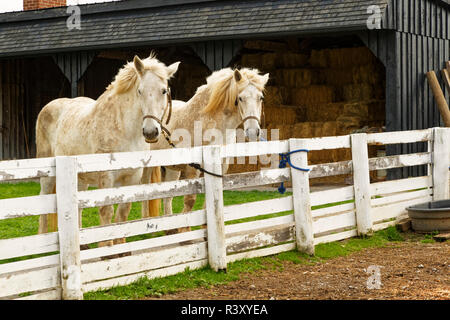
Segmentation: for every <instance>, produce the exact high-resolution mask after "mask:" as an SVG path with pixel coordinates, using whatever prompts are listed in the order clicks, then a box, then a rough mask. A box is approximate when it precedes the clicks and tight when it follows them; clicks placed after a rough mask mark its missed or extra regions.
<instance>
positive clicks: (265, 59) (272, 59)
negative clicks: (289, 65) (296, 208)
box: [259, 53, 282, 71]
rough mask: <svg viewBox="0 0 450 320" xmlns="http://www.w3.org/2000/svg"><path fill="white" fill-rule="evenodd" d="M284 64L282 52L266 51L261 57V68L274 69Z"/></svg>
mask: <svg viewBox="0 0 450 320" xmlns="http://www.w3.org/2000/svg"><path fill="white" fill-rule="evenodd" d="M281 65H282V54H280V53H265V54H263V55H262V57H261V66H260V68H259V69H261V70H266V71H272V70H274V69H276V68H278V67H280V66H281Z"/></svg>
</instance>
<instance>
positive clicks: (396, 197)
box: [371, 189, 433, 207]
mask: <svg viewBox="0 0 450 320" xmlns="http://www.w3.org/2000/svg"><path fill="white" fill-rule="evenodd" d="M432 193H433V192H432V189H424V190H418V191H409V192H402V193H395V194H393V195H386V196H383V197H381V198H376V199H372V200H371V204H372V207H375V206H383V205H387V204H391V203H395V202H400V201H406V200H412V199H416V198H422V197H427V196H429V195H431V194H432Z"/></svg>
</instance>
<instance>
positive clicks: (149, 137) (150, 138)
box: [142, 127, 160, 143]
mask: <svg viewBox="0 0 450 320" xmlns="http://www.w3.org/2000/svg"><path fill="white" fill-rule="evenodd" d="M142 134H143V136H144V138H145V142H147V143H155V142H157V141H158V138H159V134H160V132H159V129H158V128H156V127H155V128H152V129H150V130H147V129H145V128H144V129H142Z"/></svg>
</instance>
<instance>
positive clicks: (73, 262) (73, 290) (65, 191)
mask: <svg viewBox="0 0 450 320" xmlns="http://www.w3.org/2000/svg"><path fill="white" fill-rule="evenodd" d="M77 191H78V178H77V159H76V158H74V157H56V203H57V209H58V230H59V231H58V235H59V255H60V266H61V287H62V299H63V300H81V299H83V293H82V291H81V261H80V229H79V228H80V227H79V225H78V199H77Z"/></svg>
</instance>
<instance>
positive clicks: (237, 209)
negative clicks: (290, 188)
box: [224, 196, 294, 221]
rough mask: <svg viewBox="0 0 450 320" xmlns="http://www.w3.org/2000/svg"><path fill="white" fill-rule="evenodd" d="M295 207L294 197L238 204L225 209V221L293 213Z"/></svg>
mask: <svg viewBox="0 0 450 320" xmlns="http://www.w3.org/2000/svg"><path fill="white" fill-rule="evenodd" d="M293 209H294V207H293V205H292V196H288V197H283V198H278V199H271V200H263V201H255V202H249V203H243V204H237V205H232V206H226V207H224V217H225V221H232V220H236V219H244V218H251V217H256V216H260V215H265V214H271V213H277V212H284V211H291V210H293Z"/></svg>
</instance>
